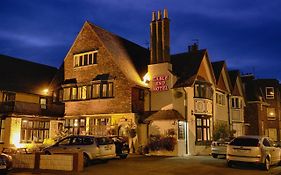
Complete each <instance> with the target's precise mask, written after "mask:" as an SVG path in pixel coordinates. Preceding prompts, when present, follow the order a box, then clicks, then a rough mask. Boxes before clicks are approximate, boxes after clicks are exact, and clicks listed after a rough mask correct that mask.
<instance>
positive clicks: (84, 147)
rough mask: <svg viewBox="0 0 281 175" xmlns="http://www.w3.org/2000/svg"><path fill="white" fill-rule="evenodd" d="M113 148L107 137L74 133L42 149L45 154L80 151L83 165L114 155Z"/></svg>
mask: <svg viewBox="0 0 281 175" xmlns="http://www.w3.org/2000/svg"><path fill="white" fill-rule="evenodd" d="M115 149H116V148H115V144H114V143H113V140H112V139H111V138H109V137H95V136H89V135H88V136H86V135H78V136H75V135H74V136H68V137H65V138H64V139H62V140H60V141H59V142H57V143H56V144H54V145H52V146H50V147H47V148H45V149H44V150H43V151H44V153H45V154H54V153H67V152H77V151H82V152H83V158H84V165H85V166H87V165H88V164H89V162H90V160H94V159H105V160H106V159H110V158H114V157H116V153H115Z"/></svg>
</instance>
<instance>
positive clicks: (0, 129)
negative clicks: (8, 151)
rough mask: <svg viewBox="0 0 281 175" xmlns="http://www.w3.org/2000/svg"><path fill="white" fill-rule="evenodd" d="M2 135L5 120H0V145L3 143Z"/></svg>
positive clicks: (3, 133)
mask: <svg viewBox="0 0 281 175" xmlns="http://www.w3.org/2000/svg"><path fill="white" fill-rule="evenodd" d="M4 135H5V120H4V119H0V143H1V142H2V143H3V142H4Z"/></svg>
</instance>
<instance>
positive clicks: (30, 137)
mask: <svg viewBox="0 0 281 175" xmlns="http://www.w3.org/2000/svg"><path fill="white" fill-rule="evenodd" d="M24 123H27V124H26V125H24ZM30 124H31V125H30ZM36 133H37V134H36ZM20 134H21V135H20V142H21V143H31V142H32V141H35V142H36V143H43V142H44V139H47V138H49V137H50V121H47V120H32V119H22V121H21V133H20ZM41 134H42V135H41ZM35 135H37V136H35ZM41 136H42V137H41ZM35 138H37V140H36V139H35Z"/></svg>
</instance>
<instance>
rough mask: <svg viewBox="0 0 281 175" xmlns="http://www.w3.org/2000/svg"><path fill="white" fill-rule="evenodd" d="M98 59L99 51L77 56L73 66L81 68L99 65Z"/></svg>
mask: <svg viewBox="0 0 281 175" xmlns="http://www.w3.org/2000/svg"><path fill="white" fill-rule="evenodd" d="M97 59H98V52H97V51H90V52H86V53H81V54H75V55H74V61H73V65H74V67H80V66H87V65H93V64H97Z"/></svg>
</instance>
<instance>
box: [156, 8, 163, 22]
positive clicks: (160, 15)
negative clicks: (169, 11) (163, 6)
mask: <svg viewBox="0 0 281 175" xmlns="http://www.w3.org/2000/svg"><path fill="white" fill-rule="evenodd" d="M157 19H158V20H161V19H162V14H161V11H160V10H158V18H157Z"/></svg>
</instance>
